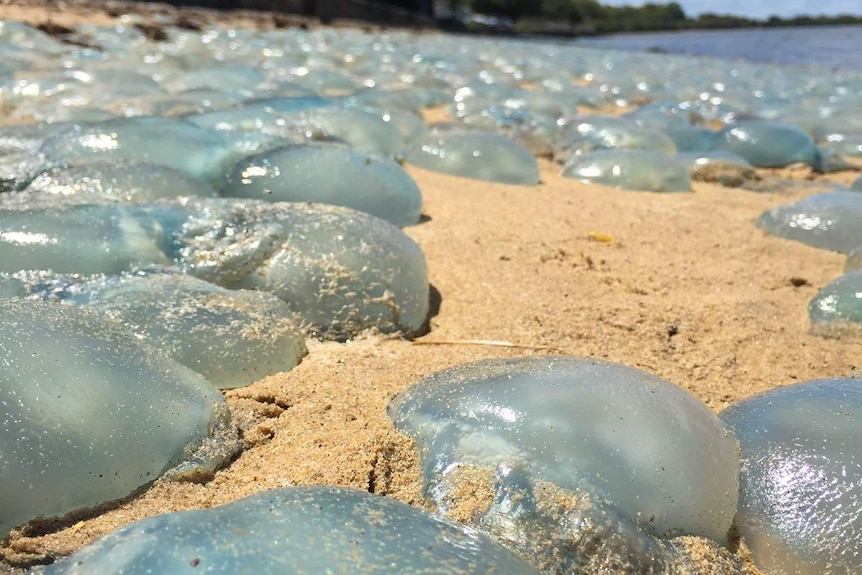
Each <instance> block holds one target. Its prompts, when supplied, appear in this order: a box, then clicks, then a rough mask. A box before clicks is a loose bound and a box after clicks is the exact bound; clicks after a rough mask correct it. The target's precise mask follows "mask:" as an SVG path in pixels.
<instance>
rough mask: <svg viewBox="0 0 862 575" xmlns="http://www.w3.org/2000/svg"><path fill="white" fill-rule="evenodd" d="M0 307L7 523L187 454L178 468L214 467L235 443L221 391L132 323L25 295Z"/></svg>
mask: <svg viewBox="0 0 862 575" xmlns="http://www.w3.org/2000/svg"><path fill="white" fill-rule="evenodd" d="M0 319H2V321H0V354H2V356H3V361H2V362H0V471H2V473H0V533H6V532H7V531H8V530H9V529H11V528H12V527H15V526H16V525H18V524H20V523H23V522H25V521H27V520H30V519H33V518H35V517H39V516H46V517H50V516H54V515H62V514H64V513H68V512H70V511H73V510H76V509H80V508H86V507H91V506H95V505H99V504H101V503H105V502H107V501H111V500H114V499H118V498H121V497H125V496H127V495H129V494H130V493H132V492H133V491H135V490H136V489H138V488H139V487H141V486H142V485H144V484H146V483H149V482H151V481H153V480H155V479H156V478H158V477H159V476H160V475H161V474H162V473H164V472H165V471H166V470H168V469H170V468H172V467H174V466H177V465H178V464H183V466H180V467H179V468H175V469H174V470H173V472H172V474H173V475H175V476H177V475H182V474H191V475H193V474H195V473H197V472H211V471H212V470H214V469H215V468H217V467H218V466H220V465H222V464H224V463H225V462H226V461H227V460H228V458H229V457H230V455H231V454H232V453H233V452H234V451H235V450H236V447H237V443H236V437H235V435H234V432H233V431H232V427H231V426H230V423H229V415H228V411H227V405H226V404H225V401H224V398H223V397H222V396H221V394H220V393H219V392H218V391H217V390H216V389H215V388H214V387H213V386H212V385H210V383H208V382H207V381H206V380H205V379H204V378H203V377H201V376H200V375H198V374H196V373H194V372H192V371H191V370H189V369H186V368H185V367H183V366H181V365H180V364H178V363H176V362H175V361H173V360H171V359H170V358H168V357H167V356H164V355H161V354H159V353H157V352H156V351H155V350H154V349H152V348H149V347H146V346H144V345H142V344H141V343H140V341H139V340H138V339H137V338H136V337H135V336H133V335H132V334H129V333H122V332H120V331H119V330H117V329H116V326H113V325H111V324H109V323H107V322H105V321H103V320H102V319H101V318H99V317H97V316H96V315H94V314H92V313H88V312H86V311H84V310H80V309H76V308H73V307H71V306H62V305H57V304H45V303H38V302H31V301H26V300H24V301H22V300H12V299H6V300H3V299H0ZM205 446H208V447H205ZM199 448H202V449H201V451H200V453H201V454H208V455H202V456H203V457H204V459H195V458H196V457H197V456H196V455H195V451H196V450H198V449H199ZM183 462H185V463H183Z"/></svg>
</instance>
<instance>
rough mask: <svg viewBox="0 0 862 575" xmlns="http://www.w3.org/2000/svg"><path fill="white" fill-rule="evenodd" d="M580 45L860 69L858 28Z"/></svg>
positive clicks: (673, 35)
mask: <svg viewBox="0 0 862 575" xmlns="http://www.w3.org/2000/svg"><path fill="white" fill-rule="evenodd" d="M578 44H581V45H584V46H595V47H601V48H619V49H623V50H658V51H665V52H668V53H670V54H688V55H695V56H713V57H716V58H727V59H740V60H749V61H752V62H767V63H774V64H790V65H815V66H828V67H830V68H844V69H852V70H862V51H860V50H859V45H860V44H862V26H859V25H857V26H809V27H797V28H745V29H734V30H693V31H686V32H655V33H641V34H616V35H613V36H602V37H598V38H584V39H581V40H578Z"/></svg>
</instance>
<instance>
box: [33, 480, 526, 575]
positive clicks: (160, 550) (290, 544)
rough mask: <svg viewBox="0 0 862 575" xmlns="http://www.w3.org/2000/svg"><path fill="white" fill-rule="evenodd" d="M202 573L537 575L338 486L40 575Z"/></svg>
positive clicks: (82, 554) (125, 536)
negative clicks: (196, 571) (489, 574)
mask: <svg viewBox="0 0 862 575" xmlns="http://www.w3.org/2000/svg"><path fill="white" fill-rule="evenodd" d="M195 569H197V570H200V571H202V572H218V573H246V572H248V573H256V574H259V575H281V574H285V573H296V574H300V573H307V574H309V575H310V574H314V573H321V574H322V573H356V574H359V575H363V574H376V575H423V574H430V573H441V574H442V573H446V574H452V575H472V574H476V573H501V574H502V573H506V574H511V575H536V574H537V572H536V571H535V570H534V569H533V568H532V567H530V566H529V565H528V564H527V563H526V562H525V561H524V560H523V559H521V558H520V557H518V556H517V555H515V554H514V553H511V552H510V551H508V550H506V549H505V548H504V547H502V546H501V545H499V544H497V543H494V542H493V541H491V540H489V539H487V538H486V537H484V536H482V535H479V534H478V533H476V532H475V531H474V530H472V529H469V528H467V527H464V526H463V525H455V524H454V523H449V522H446V521H442V520H440V519H437V518H435V517H434V516H432V515H430V514H429V513H427V512H425V511H422V510H420V509H416V508H413V507H411V506H409V505H407V504H405V503H401V502H398V501H395V500H393V499H387V498H386V497H381V496H379V495H371V494H369V493H366V492H363V491H357V490H353V489H343V488H337V487H293V488H288V489H280V490H275V491H267V492H264V493H259V494H257V495H252V496H251V497H246V498H245V499H240V500H239V501H235V502H233V503H230V504H228V505H223V506H220V507H213V508H210V509H200V510H195V511H185V512H181V513H169V514H167V515H160V516H156V517H151V518H149V519H144V520H142V521H138V522H137V523H133V524H131V525H129V526H127V527H123V528H122V529H119V530H117V531H114V532H113V533H109V534H108V535H106V536H105V537H102V538H101V539H98V540H96V541H94V542H93V543H91V544H90V545H88V546H87V547H84V548H83V549H81V550H80V551H78V552H77V553H75V554H74V555H72V556H71V557H69V558H67V559H66V560H64V561H60V562H58V563H55V564H53V565H50V566H47V567H44V568H43V569H41V570H39V571H38V573H41V574H42V575H77V574H84V573H100V574H102V575H111V574H116V575H120V574H124V575H144V574H148V573H155V572H157V573H160V574H162V575H179V574H180V573H193V572H195Z"/></svg>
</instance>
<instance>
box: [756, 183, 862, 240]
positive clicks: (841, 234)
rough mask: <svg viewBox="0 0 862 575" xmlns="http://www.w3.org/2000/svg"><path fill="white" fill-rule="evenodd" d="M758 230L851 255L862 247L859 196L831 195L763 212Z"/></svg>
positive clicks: (814, 197)
mask: <svg viewBox="0 0 862 575" xmlns="http://www.w3.org/2000/svg"><path fill="white" fill-rule="evenodd" d="M757 227H758V228H760V229H762V230H763V231H765V232H766V233H768V234H771V235H774V236H779V237H782V238H787V239H790V240H796V241H798V242H802V243H804V244H808V245H810V246H814V247H815V248H823V249H827V250H836V251H839V252H842V253H850V252H851V251H852V250H853V249H854V248H856V247H857V246H860V245H862V194H859V193H857V192H848V191H833V192H826V193H823V194H816V195H813V196H809V197H807V198H805V199H803V200H800V201H798V202H794V203H792V204H785V205H783V206H778V207H775V208H772V209H771V210H768V211H766V212H764V213H763V214H762V215H761V216H760V217H759V218H758V219H757Z"/></svg>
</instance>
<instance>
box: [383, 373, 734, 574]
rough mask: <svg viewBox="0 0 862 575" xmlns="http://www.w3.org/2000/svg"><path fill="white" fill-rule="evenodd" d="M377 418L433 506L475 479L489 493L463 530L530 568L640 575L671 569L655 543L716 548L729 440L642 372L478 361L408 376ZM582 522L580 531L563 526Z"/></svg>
mask: <svg viewBox="0 0 862 575" xmlns="http://www.w3.org/2000/svg"><path fill="white" fill-rule="evenodd" d="M389 413H390V417H391V418H392V419H393V421H394V422H395V425H396V427H397V428H399V429H401V430H403V431H405V432H406V433H408V434H410V435H411V436H413V437H414V438H415V439H416V442H417V444H418V446H419V448H420V451H421V453H422V460H423V465H424V470H425V471H424V476H425V482H426V494H427V496H428V497H429V499H431V500H432V501H433V502H434V503H435V504H436V505H437V506H438V508H440V509H441V510H443V511H446V510H447V509H448V508H450V507H452V506H453V505H457V499H458V497H459V495H458V493H459V487H458V486H459V485H460V484H461V482H462V481H463V480H464V479H463V477H462V474H463V472H464V470H465V469H469V468H471V467H472V468H476V469H478V470H479V472H480V474H481V473H485V474H486V476H487V478H488V481H489V482H490V485H491V489H492V490H493V491H494V492H495V496H494V500H493V501H492V502H491V503H490V504H489V507H488V509H487V510H486V511H485V512H484V514H481V515H480V516H478V517H476V518H475V524H477V525H478V526H479V527H480V528H483V529H486V530H487V531H488V532H490V533H492V534H495V535H496V536H499V537H501V538H502V540H507V541H514V543H513V545H515V547H516V548H518V549H519V550H520V552H521V553H524V554H525V556H528V557H532V558H533V559H534V561H536V562H539V563H541V562H549V563H550V564H553V565H554V568H555V569H561V570H562V569H565V570H569V569H572V568H573V567H574V566H578V565H581V564H586V563H590V562H593V563H594V564H599V563H602V562H605V561H610V562H613V561H619V562H620V564H621V565H627V566H628V567H627V568H630V569H632V572H639V571H638V570H639V569H663V568H668V566H669V565H670V564H673V563H674V561H676V560H677V557H676V554H675V552H674V551H671V550H669V549H668V548H667V546H666V544H665V543H664V542H663V541H662V539H661V538H670V537H673V536H676V535H682V534H693V535H701V536H705V537H708V538H711V539H713V540H715V541H718V542H726V541H727V533H728V530H729V528H730V526H731V521H732V519H733V515H734V513H735V510H736V501H737V469H738V467H737V454H736V450H737V446H736V441H735V440H734V438H733V436H732V435H731V434H730V433H729V432H728V431H727V430H726V429H725V428H724V426H723V425H722V424H721V423H720V422H719V421H718V419H717V418H716V417H715V415H713V414H712V412H711V411H710V410H709V409H708V408H707V407H706V406H705V405H703V404H702V403H700V402H699V401H698V400H697V399H696V398H694V397H693V396H691V395H690V394H688V393H687V392H685V391H683V390H682V389H680V388H678V387H676V386H674V385H672V384H670V383H668V382H665V381H663V380H661V379H659V378H657V377H655V376H652V375H649V374H647V373H644V372H640V371H638V370H635V369H631V368H627V367H623V366H620V365H614V364H610V363H605V362H601V361H594V360H586V359H579V358H571V357H546V358H518V359H505V360H501V359H495V360H485V361H478V362H474V363H471V364H467V365H464V366H459V367H455V368H452V369H449V370H446V371H443V372H440V373H437V374H434V375H432V376H430V377H427V378H425V379H423V380H421V381H420V382H418V383H417V384H416V385H414V386H413V387H411V388H410V389H408V390H407V391H406V392H404V393H403V394H402V395H401V396H399V397H397V398H396V399H395V401H394V402H393V403H392V404H391V405H390V407H389ZM565 493H568V494H570V496H571V497H573V498H574V499H575V500H576V501H577V503H575V504H572V505H573V506H572V507H566V506H565V505H566V504H563V503H561V502H562V501H564V500H568V497H569V496H567V495H565ZM560 505H562V506H563V507H560ZM581 522H587V523H585V524H589V525H590V526H591V527H590V528H588V529H584V530H578V529H574V528H572V527H571V525H576V524H581ZM541 525H544V527H542V526H541ZM567 526H569V527H567ZM657 538H658V539H657ZM596 539H599V540H604V543H602V544H600V545H598V546H596V545H595V541H596ZM549 548H556V549H565V550H566V551H565V552H562V553H558V554H557V555H556V556H555V557H546V556H544V555H543V554H544V551H543V550H548V549H549ZM625 572H629V571H625Z"/></svg>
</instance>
